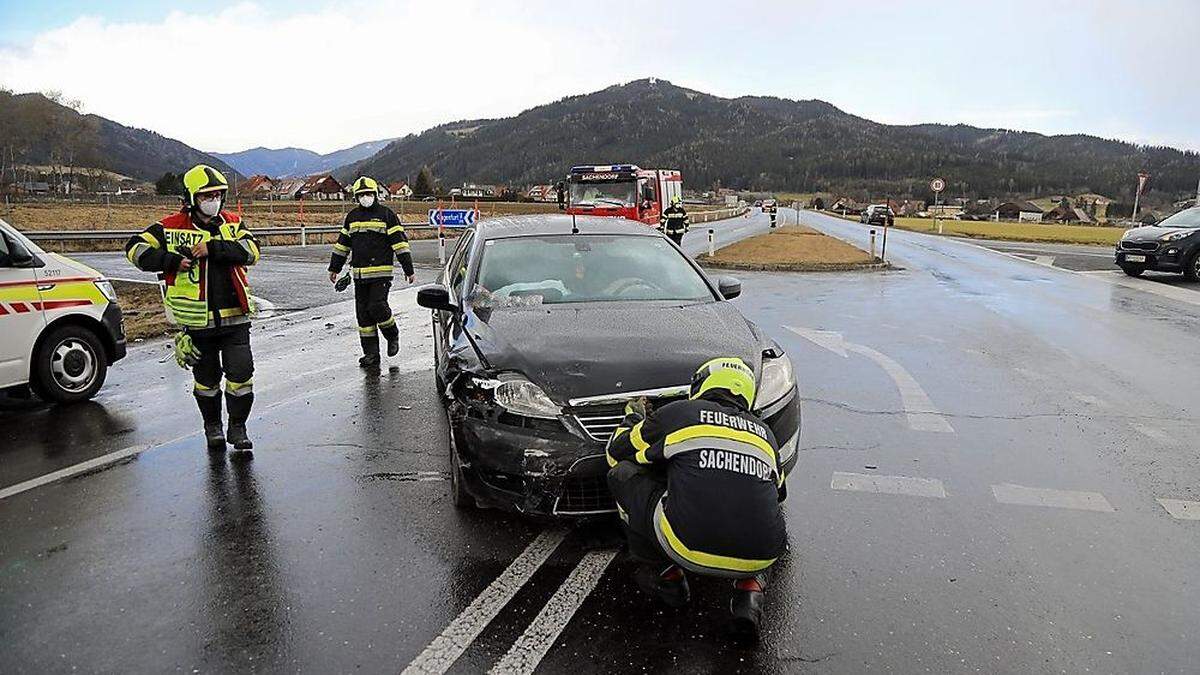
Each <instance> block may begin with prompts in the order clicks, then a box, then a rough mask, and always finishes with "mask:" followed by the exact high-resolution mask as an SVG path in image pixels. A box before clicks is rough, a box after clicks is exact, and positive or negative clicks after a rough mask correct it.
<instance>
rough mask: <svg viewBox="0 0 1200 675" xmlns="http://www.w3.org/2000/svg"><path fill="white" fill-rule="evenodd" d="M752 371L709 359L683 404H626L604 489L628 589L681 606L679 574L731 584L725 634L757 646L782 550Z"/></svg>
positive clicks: (775, 454) (776, 485)
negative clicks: (630, 562)
mask: <svg viewBox="0 0 1200 675" xmlns="http://www.w3.org/2000/svg"><path fill="white" fill-rule="evenodd" d="M754 382H755V378H754V372H753V371H752V370H751V369H750V367H749V366H747V365H746V363H745V362H744V361H742V360H741V359H739V358H717V359H712V360H711V361H708V362H706V363H705V364H703V365H702V366H700V368H699V370H697V371H696V374H695V375H694V376H693V377H692V386H691V393H690V397H689V398H688V399H687V400H682V401H674V402H671V403H668V404H666V405H664V406H663V407H661V408H659V409H658V410H650V411H647V410H645V406H644V404H639V403H637V402H634V403H631V404H630V405H628V406H627V407H626V416H625V419H624V420H623V421H622V422H621V425H620V426H619V427H618V428H617V430H616V431H615V432H614V433H613V436H612V439H611V440H610V441H609V443H608V461H609V465H610V466H612V467H613V468H612V469H611V470H610V471H609V473H608V485H609V488H610V489H611V491H612V494H613V497H614V498H615V499H616V501H617V507H618V509H619V513H620V516H621V519H622V521H623V522H624V527H625V532H626V536H627V540H628V548H629V553H630V555H631V556H632V557H633V558H635V559H636V560H638V561H639V562H640V563H641V566H640V567H639V569H638V570H637V572H636V574H635V577H634V578H635V580H636V581H637V584H638V586H640V587H641V588H642V589H643V590H645V591H646V592H648V593H651V594H653V595H657V596H658V597H659V598H660V599H661V600H662V601H663V602H665V603H667V604H668V605H670V606H673V607H682V606H683V605H685V604H687V602H688V599H689V590H688V583H687V576H686V574H685V571H686V572H693V573H695V574H699V575H702V576H717V577H725V578H729V579H733V583H734V595H733V598H732V600H731V602H730V610H731V612H732V614H733V617H732V620H733V628H734V630H735V632H736V633H738V634H739V635H740V636H741V637H744V638H748V639H750V640H757V639H758V631H759V624H760V622H761V620H762V606H763V598H764V596H763V592H764V590H765V587H766V573H767V570H768V569H769V568H770V567H771V565H773V564H774V563H775V561H776V559H778V558H779V557H780V556H781V555H783V553H784V551H785V550H786V548H787V532H786V530H785V527H784V520H783V511H782V509H781V507H780V505H779V503H780V502H781V501H783V498H784V496H785V491H784V475H783V465H782V463H781V462H780V460H779V444H778V443H777V442H776V440H775V436H774V435H773V434H772V433H771V429H770V427H768V426H767V424H766V423H765V422H763V421H762V419H760V418H759V417H758V416H757V415H755V414H754V413H753V412H751V410H753V407H754V394H755V383H754Z"/></svg>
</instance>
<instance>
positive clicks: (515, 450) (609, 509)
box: [449, 393, 800, 518]
mask: <svg viewBox="0 0 1200 675" xmlns="http://www.w3.org/2000/svg"><path fill="white" fill-rule="evenodd" d="M615 410H617V411H619V406H617V407H616V408H615ZM566 412H567V414H564V415H562V416H561V417H559V418H558V419H555V420H549V419H534V418H528V417H521V416H517V415H512V414H510V413H508V412H506V411H504V410H503V409H501V408H499V407H497V406H494V405H490V404H486V403H482V402H478V401H477V402H467V401H462V400H457V399H455V400H452V401H451V403H450V407H449V420H450V427H451V434H452V440H453V443H454V447H455V450H456V451H457V452H458V456H459V461H460V464H461V467H462V477H461V478H462V481H463V486H464V487H465V488H466V490H467V492H468V493H470V494H471V496H472V497H474V498H475V501H476V502H477V503H478V504H479V505H480V506H484V507H490V508H498V509H503V510H508V511H518V512H520V513H524V514H528V515H532V516H541V517H568V518H586V517H596V516H604V515H606V514H611V513H614V512H615V511H616V507H615V504H614V503H613V500H612V496H611V494H609V491H608V484H607V475H608V469H609V466H608V462H607V460H606V458H605V456H604V445H605V440H606V439H607V434H597V433H596V431H595V428H594V427H593V428H592V430H591V431H589V429H588V428H587V427H585V425H584V424H582V423H581V421H580V418H581V416H580V415H578V414H576V413H579V412H580V411H578V410H568V411H566ZM589 412H591V413H593V414H601V413H603V412H604V411H589ZM768 412H769V413H770V414H769V415H768V416H767V419H766V422H767V424H768V425H769V426H770V427H771V429H772V431H773V433H775V435H776V437H777V439H778V440H779V442H780V444H781V456H782V457H783V458H784V460H785V462H784V469H785V472H786V473H787V474H790V473H791V472H792V470H793V469H794V467H795V465H796V461H797V458H798V454H799V453H798V452H797V448H798V445H799V430H800V400H799V396H798V395H796V394H794V393H793V394H792V395H791V397H790V398H789V399H785V401H784V402H782V403H780V404H776V405H773V406H771V407H770V408H769V409H768ZM610 414H613V413H612V412H611V411H610ZM613 426H615V423H614V424H613Z"/></svg>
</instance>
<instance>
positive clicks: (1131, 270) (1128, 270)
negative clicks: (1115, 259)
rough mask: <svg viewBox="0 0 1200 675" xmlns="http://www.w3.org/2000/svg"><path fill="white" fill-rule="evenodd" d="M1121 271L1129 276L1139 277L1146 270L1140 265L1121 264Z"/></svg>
mask: <svg viewBox="0 0 1200 675" xmlns="http://www.w3.org/2000/svg"><path fill="white" fill-rule="evenodd" d="M1121 271H1123V272H1125V274H1128V275H1129V276H1131V277H1140V276H1142V272H1145V271H1146V268H1145V267H1143V266H1141V265H1121Z"/></svg>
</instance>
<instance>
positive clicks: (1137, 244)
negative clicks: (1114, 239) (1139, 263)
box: [1121, 241, 1158, 251]
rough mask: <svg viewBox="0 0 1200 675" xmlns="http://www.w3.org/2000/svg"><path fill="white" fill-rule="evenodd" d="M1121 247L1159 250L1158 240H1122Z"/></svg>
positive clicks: (1131, 249) (1138, 249)
mask: <svg viewBox="0 0 1200 675" xmlns="http://www.w3.org/2000/svg"><path fill="white" fill-rule="evenodd" d="M1121 248H1122V249H1124V250H1126V251H1157V250H1158V242H1157V241H1122V242H1121Z"/></svg>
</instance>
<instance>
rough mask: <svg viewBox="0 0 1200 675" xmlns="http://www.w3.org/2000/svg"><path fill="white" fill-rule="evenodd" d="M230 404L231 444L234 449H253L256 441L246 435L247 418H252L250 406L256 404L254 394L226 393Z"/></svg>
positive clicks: (229, 437) (229, 434) (229, 436)
mask: <svg viewBox="0 0 1200 675" xmlns="http://www.w3.org/2000/svg"><path fill="white" fill-rule="evenodd" d="M225 399H226V401H225V402H226V404H228V406H229V431H228V439H229V444H230V445H232V446H233V449H234V450H252V449H253V448H254V443H253V442H251V441H250V437H249V436H248V435H246V420H248V419H250V408H251V407H252V406H253V405H254V394H243V395H241V396H230V395H229V394H225Z"/></svg>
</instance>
